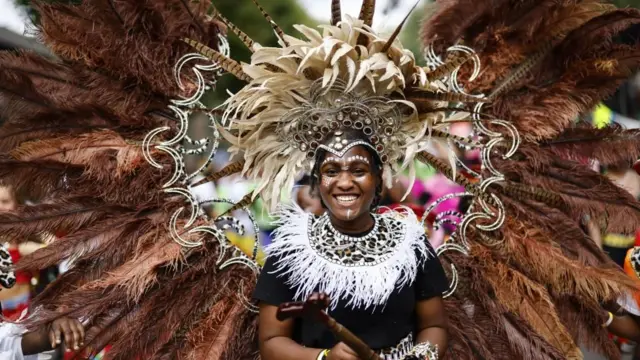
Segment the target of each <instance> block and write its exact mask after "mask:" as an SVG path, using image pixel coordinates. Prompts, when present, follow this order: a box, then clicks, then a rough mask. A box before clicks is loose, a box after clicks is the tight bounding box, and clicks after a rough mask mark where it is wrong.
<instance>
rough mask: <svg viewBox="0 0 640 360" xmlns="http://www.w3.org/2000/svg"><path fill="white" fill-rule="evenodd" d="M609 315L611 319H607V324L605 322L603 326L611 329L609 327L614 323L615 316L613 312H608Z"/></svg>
mask: <svg viewBox="0 0 640 360" xmlns="http://www.w3.org/2000/svg"><path fill="white" fill-rule="evenodd" d="M608 314H609V318H608V319H607V322H605V323H604V324H602V327H605V328H606V327H609V325H611V323H612V322H613V314H612V313H611V312H608Z"/></svg>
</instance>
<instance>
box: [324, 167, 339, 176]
mask: <svg viewBox="0 0 640 360" xmlns="http://www.w3.org/2000/svg"><path fill="white" fill-rule="evenodd" d="M324 174H325V175H327V176H336V175H338V170H336V169H329V170H326V171H325V172H324Z"/></svg>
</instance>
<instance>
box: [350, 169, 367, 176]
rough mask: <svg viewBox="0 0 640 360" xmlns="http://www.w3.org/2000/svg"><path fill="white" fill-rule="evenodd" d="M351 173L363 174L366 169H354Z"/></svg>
mask: <svg viewBox="0 0 640 360" xmlns="http://www.w3.org/2000/svg"><path fill="white" fill-rule="evenodd" d="M352 173H353V175H355V176H364V175H365V174H366V173H367V171H366V170H364V169H354V170H353V171H352Z"/></svg>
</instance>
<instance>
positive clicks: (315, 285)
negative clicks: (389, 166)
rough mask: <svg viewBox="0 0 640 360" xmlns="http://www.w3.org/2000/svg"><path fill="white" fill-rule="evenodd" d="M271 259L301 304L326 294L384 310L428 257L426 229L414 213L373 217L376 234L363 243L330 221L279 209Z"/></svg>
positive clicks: (335, 299) (333, 302)
mask: <svg viewBox="0 0 640 360" xmlns="http://www.w3.org/2000/svg"><path fill="white" fill-rule="evenodd" d="M277 216H278V218H279V220H278V222H277V223H276V225H277V226H278V227H277V229H276V231H275V232H274V238H273V241H272V243H271V244H270V245H269V246H267V248H266V252H267V256H272V257H274V258H276V259H278V260H277V261H276V271H275V274H276V275H277V276H283V277H286V283H287V285H289V286H290V287H291V289H292V290H294V291H295V298H296V300H303V299H306V298H307V297H308V296H309V295H311V294H312V293H313V292H317V291H321V292H325V293H327V294H328V295H329V296H330V297H331V305H332V307H335V306H336V305H337V303H338V301H339V300H344V301H346V303H347V306H350V307H353V308H368V307H375V306H379V305H384V304H385V303H386V301H387V299H388V298H389V296H390V295H391V294H392V293H393V292H394V290H396V289H399V288H402V287H404V286H407V285H410V284H411V283H412V282H413V281H414V279H415V276H416V273H417V269H418V266H420V264H421V262H423V261H425V260H426V259H427V258H428V257H429V256H434V254H429V250H428V247H427V245H426V241H427V239H426V236H425V233H424V228H423V226H422V225H421V223H420V222H419V221H418V219H417V218H416V217H415V215H414V214H413V212H410V211H409V212H408V213H407V214H400V213H397V212H388V213H385V214H382V215H374V218H375V220H376V226H375V228H374V229H373V230H372V231H371V232H370V233H369V234H367V235H364V236H362V237H349V236H346V235H343V234H340V233H339V232H338V231H336V230H335V229H334V228H333V227H332V226H331V224H330V222H329V219H328V217H326V216H322V217H315V216H313V215H310V214H307V213H305V212H303V211H302V210H301V209H300V208H297V207H280V209H279V211H278V213H277Z"/></svg>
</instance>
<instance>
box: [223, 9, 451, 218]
mask: <svg viewBox="0 0 640 360" xmlns="http://www.w3.org/2000/svg"><path fill="white" fill-rule="evenodd" d="M295 28H296V29H297V30H298V31H299V32H300V33H301V34H302V35H303V36H304V38H305V39H299V38H296V37H292V36H289V35H285V36H284V38H285V39H286V41H287V43H288V44H289V45H288V46H285V47H281V48H273V47H262V48H259V49H256V50H255V52H254V54H253V56H252V58H251V63H249V64H243V67H242V71H243V72H244V73H245V74H247V75H248V77H250V78H251V80H250V81H249V84H248V85H247V86H246V87H244V88H243V89H242V90H240V91H239V92H238V93H236V94H235V95H233V96H232V97H231V98H229V99H228V100H227V101H226V103H225V106H226V110H225V113H224V116H223V120H222V123H223V125H224V126H226V131H224V133H225V137H226V138H227V139H228V140H229V141H230V142H231V143H232V144H233V146H232V147H231V148H230V151H231V152H232V153H234V154H240V153H242V154H243V156H244V160H245V166H244V171H243V173H244V175H246V176H247V177H248V178H250V179H251V180H253V181H256V182H257V187H256V190H255V192H254V194H258V193H260V195H261V196H262V198H263V200H264V201H265V203H266V204H267V205H268V206H269V208H270V209H272V210H273V209H275V206H276V205H277V201H278V200H279V199H280V192H281V191H289V190H290V189H291V187H292V186H293V183H294V177H295V176H296V175H297V174H298V173H299V172H300V171H304V170H310V168H311V166H312V164H311V161H312V159H311V158H312V156H308V151H307V150H308V149H306V148H305V147H302V148H300V147H296V146H295V144H292V142H291V141H290V139H289V138H291V137H292V136H293V133H292V132H291V128H292V127H293V125H291V123H293V122H295V121H292V118H294V117H295V116H304V115H298V114H297V113H296V112H299V111H301V109H302V108H305V109H309V108H313V107H314V106H316V105H317V104H315V102H316V101H333V100H334V98H337V97H340V96H341V95H340V94H341V93H342V94H344V95H345V96H347V97H349V98H350V99H353V101H354V102H356V103H363V104H365V103H367V101H369V100H370V99H374V98H375V99H383V98H384V99H385V100H383V102H384V103H385V104H384V105H385V106H390V107H393V108H394V111H395V113H397V114H398V117H399V119H398V121H397V124H398V127H399V128H398V129H394V130H395V133H394V134H393V136H389V138H388V139H386V140H387V141H388V142H387V143H386V148H387V149H388V150H387V151H388V159H389V161H388V162H386V165H385V170H386V173H385V180H386V181H385V182H386V184H387V185H388V186H390V185H391V178H392V176H393V175H394V174H396V173H397V172H399V171H401V170H403V166H400V165H398V164H399V163H400V162H402V160H404V162H403V164H405V165H406V166H408V167H412V166H413V161H409V160H410V159H412V158H413V156H414V155H415V154H416V153H417V152H418V147H417V146H415V144H416V143H417V141H418V140H419V139H422V138H423V137H424V136H425V135H426V134H427V132H428V129H429V127H428V126H426V124H431V123H434V122H436V120H438V119H440V118H441V117H442V114H441V113H436V112H434V113H430V114H425V115H419V113H418V109H417V108H416V107H415V105H414V104H413V103H412V102H409V101H404V100H403V99H404V97H405V91H406V90H407V89H409V88H419V89H421V90H422V91H424V92H434V93H435V92H436V90H437V89H438V87H437V84H435V83H434V84H431V83H428V82H427V76H426V73H425V70H424V69H423V68H422V67H420V66H418V65H417V64H416V61H415V58H414V55H413V53H411V51H409V50H408V49H405V48H403V47H402V45H401V44H399V42H397V41H395V42H393V44H391V45H390V46H389V44H388V42H387V39H385V38H382V37H380V36H378V35H377V34H376V33H375V32H374V31H373V29H371V28H370V27H369V26H367V25H366V24H365V23H364V21H362V20H360V19H354V18H352V17H349V16H348V15H347V16H345V19H344V20H343V21H340V22H339V23H338V24H337V25H335V26H333V25H325V26H321V27H320V31H318V30H316V29H312V28H309V27H306V26H304V25H297V26H296V27H295ZM360 34H363V35H364V36H366V37H367V38H368V39H369V41H368V42H367V45H366V46H365V45H361V44H359V43H358V37H359V36H360ZM274 69H279V71H275V70H274ZM309 74H321V76H320V77H318V78H316V77H313V76H309ZM434 80H435V79H434ZM318 92H319V93H321V94H320V95H319V96H316V95H314V94H316V93H318ZM330 93H331V94H333V95H331V94H330ZM316 98H317V99H316ZM330 98H331V99H333V100H328V99H330ZM434 98H436V99H437V95H435V94H434ZM318 99H320V100H318ZM432 102H433V103H434V104H437V103H438V102H439V101H438V100H432ZM333 106H334V107H336V106H335V104H333ZM318 107H320V105H318ZM324 108H329V106H325V107H324ZM407 159H409V160H407Z"/></svg>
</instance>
